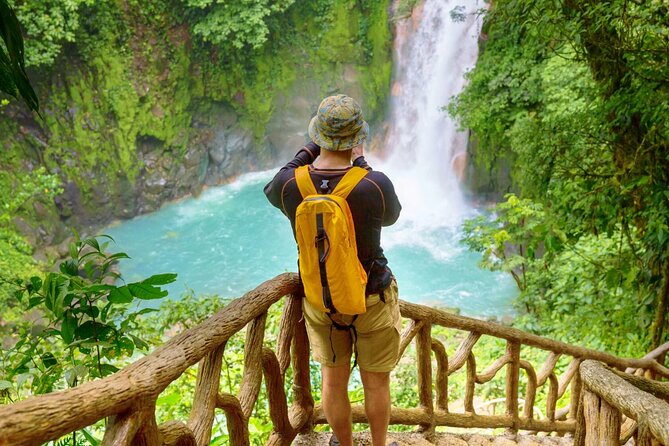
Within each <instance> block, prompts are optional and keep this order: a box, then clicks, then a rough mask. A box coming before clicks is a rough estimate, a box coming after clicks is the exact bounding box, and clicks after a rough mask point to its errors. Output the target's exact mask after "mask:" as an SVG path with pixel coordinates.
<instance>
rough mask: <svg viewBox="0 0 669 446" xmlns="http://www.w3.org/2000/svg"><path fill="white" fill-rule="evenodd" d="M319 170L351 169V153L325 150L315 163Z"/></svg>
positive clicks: (348, 151)
mask: <svg viewBox="0 0 669 446" xmlns="http://www.w3.org/2000/svg"><path fill="white" fill-rule="evenodd" d="M314 167H316V168H317V169H346V168H348V167H351V151H350V150H342V151H330V150H326V149H323V150H321V154H320V156H319V157H318V159H317V160H316V161H315V162H314Z"/></svg>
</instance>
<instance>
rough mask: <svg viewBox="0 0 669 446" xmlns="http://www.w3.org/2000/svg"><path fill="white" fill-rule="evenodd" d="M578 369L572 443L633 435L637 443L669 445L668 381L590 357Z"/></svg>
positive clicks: (603, 444)
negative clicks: (579, 384)
mask: <svg viewBox="0 0 669 446" xmlns="http://www.w3.org/2000/svg"><path fill="white" fill-rule="evenodd" d="M580 370H581V378H582V381H583V386H584V389H583V395H582V404H581V406H580V409H579V413H578V417H577V427H576V434H575V436H574V446H584V445H585V446H614V445H615V446H618V445H620V444H625V443H627V441H628V440H629V439H630V438H631V437H632V436H633V435H634V436H635V444H636V446H651V445H653V444H663V445H669V403H668V402H669V383H660V382H657V381H653V380H650V379H648V378H644V377H640V376H637V375H629V374H626V373H621V372H618V371H616V370H614V369H610V368H608V367H606V366H604V365H602V364H601V363H599V362H596V361H590V360H588V361H584V362H583V363H582V364H581V366H580ZM623 416H626V417H628V420H627V423H623ZM658 442H659V443H658Z"/></svg>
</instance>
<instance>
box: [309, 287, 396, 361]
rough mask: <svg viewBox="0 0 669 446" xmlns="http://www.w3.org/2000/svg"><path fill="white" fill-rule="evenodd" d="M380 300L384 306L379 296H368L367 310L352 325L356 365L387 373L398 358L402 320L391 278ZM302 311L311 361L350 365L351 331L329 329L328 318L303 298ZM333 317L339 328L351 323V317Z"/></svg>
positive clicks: (330, 324) (351, 349)
mask: <svg viewBox="0 0 669 446" xmlns="http://www.w3.org/2000/svg"><path fill="white" fill-rule="evenodd" d="M383 297H384V299H385V303H384V302H383V301H381V299H380V296H379V294H372V295H370V296H367V311H366V312H365V313H363V314H360V315H358V317H357V319H356V320H355V322H354V323H353V325H354V326H355V329H356V332H357V335H358V339H357V342H356V345H355V348H357V351H358V356H357V359H358V364H359V365H360V368H361V369H362V370H365V371H369V372H390V371H391V370H392V369H393V368H394V367H395V364H396V363H397V359H398V358H397V356H398V353H399V345H400V331H401V330H402V318H401V316H400V306H399V301H398V291H397V282H395V280H394V279H393V281H392V283H391V284H390V286H389V287H388V288H386V289H385V290H384V291H383ZM302 310H303V312H304V318H305V321H306V326H307V335H308V337H309V343H310V344H311V352H312V355H313V358H314V359H315V360H316V361H318V362H320V363H321V365H324V366H327V367H338V366H343V365H350V363H351V354H352V352H353V341H354V339H353V338H354V336H353V333H352V330H338V329H336V328H334V327H333V328H332V330H330V327H331V326H332V321H331V320H330V317H329V316H328V315H327V314H326V313H323V312H321V311H319V310H317V309H315V308H314V307H313V306H312V305H311V304H310V303H309V302H308V301H307V299H303V304H302ZM332 318H333V319H334V320H335V321H336V322H337V323H338V324H340V325H349V324H350V323H351V321H352V320H353V316H344V315H340V314H336V315H334V316H332ZM331 336H332V337H331ZM331 341H332V343H331ZM333 349H334V354H333ZM333 356H334V357H335V358H334V360H333Z"/></svg>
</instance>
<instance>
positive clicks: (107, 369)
mask: <svg viewBox="0 0 669 446" xmlns="http://www.w3.org/2000/svg"><path fill="white" fill-rule="evenodd" d="M100 371H101V373H102V376H101V378H102V377H104V376H109V375H111V374H112V373H116V372H118V371H119V368H118V367H116V366H113V365H111V364H100Z"/></svg>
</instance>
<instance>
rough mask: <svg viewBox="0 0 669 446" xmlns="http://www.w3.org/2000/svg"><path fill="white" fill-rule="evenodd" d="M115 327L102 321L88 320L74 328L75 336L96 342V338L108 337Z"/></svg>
mask: <svg viewBox="0 0 669 446" xmlns="http://www.w3.org/2000/svg"><path fill="white" fill-rule="evenodd" d="M113 332H114V329H113V328H112V327H110V326H109V325H106V324H101V323H100V322H94V321H86V322H84V323H83V324H81V325H80V326H78V327H77V328H76V329H75V330H74V337H75V339H78V340H84V341H85V340H91V339H93V343H95V339H97V340H98V341H102V340H104V339H107V338H108V337H109V335H110V334H112V333H113Z"/></svg>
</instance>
